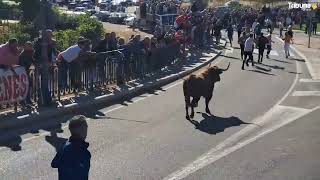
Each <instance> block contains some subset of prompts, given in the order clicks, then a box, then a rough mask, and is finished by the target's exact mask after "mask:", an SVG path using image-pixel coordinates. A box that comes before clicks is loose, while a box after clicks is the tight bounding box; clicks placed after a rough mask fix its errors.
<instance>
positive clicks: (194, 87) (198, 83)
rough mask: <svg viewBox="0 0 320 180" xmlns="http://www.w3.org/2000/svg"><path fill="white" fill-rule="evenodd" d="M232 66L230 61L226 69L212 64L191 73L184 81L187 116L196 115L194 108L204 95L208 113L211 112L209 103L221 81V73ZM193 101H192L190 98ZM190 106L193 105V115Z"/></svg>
mask: <svg viewBox="0 0 320 180" xmlns="http://www.w3.org/2000/svg"><path fill="white" fill-rule="evenodd" d="M229 67H230V63H229V64H228V67H227V68H226V69H221V68H218V67H217V66H211V63H210V65H209V67H208V68H207V69H206V70H204V71H203V72H201V73H200V74H198V75H194V74H192V75H190V76H189V77H188V78H186V79H185V80H184V82H183V93H184V97H185V103H186V105H185V108H186V118H187V119H188V120H190V118H193V117H194V108H195V107H197V105H198V101H199V100H200V97H201V96H202V97H204V98H205V101H206V113H208V114H211V112H210V109H209V107H208V104H209V102H210V100H211V98H212V94H213V89H214V84H215V83H216V82H218V81H220V74H222V73H223V72H224V71H227V70H228V69H229ZM191 97H192V101H191V103H190V99H191ZM189 107H191V115H190V116H189Z"/></svg>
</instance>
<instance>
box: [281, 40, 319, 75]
mask: <svg viewBox="0 0 320 180" xmlns="http://www.w3.org/2000/svg"><path fill="white" fill-rule="evenodd" d="M276 39H277V40H279V41H280V42H283V40H282V39H280V38H279V37H276ZM290 48H291V49H292V50H293V51H294V52H295V53H296V54H298V55H299V56H300V57H302V58H303V59H304V60H305V63H306V65H307V68H308V71H309V73H310V75H311V79H316V78H315V74H314V71H313V67H312V65H311V63H310V60H309V59H308V58H307V57H306V56H305V55H304V54H303V53H302V52H301V51H299V50H298V49H297V48H296V47H294V46H293V45H292V46H290Z"/></svg>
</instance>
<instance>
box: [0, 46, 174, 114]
mask: <svg viewBox="0 0 320 180" xmlns="http://www.w3.org/2000/svg"><path fill="white" fill-rule="evenodd" d="M179 53H180V44H170V45H168V46H166V47H161V48H156V49H155V50H154V51H153V52H152V53H151V54H145V53H129V54H125V53H123V49H117V50H113V51H107V52H100V53H96V55H95V56H94V57H91V58H90V57H86V58H82V60H77V61H73V62H71V63H64V62H53V63H51V64H50V67H49V68H48V70H49V72H48V77H47V78H48V80H47V81H43V78H46V77H41V68H40V67H39V65H38V64H33V65H31V66H30V68H29V69H27V70H26V71H27V73H28V77H29V91H28V95H27V98H26V99H25V100H24V101H21V102H14V103H12V104H10V103H7V104H2V105H1V107H0V111H3V110H6V109H8V108H14V109H15V110H17V107H23V108H24V107H25V106H27V105H28V106H29V105H30V104H33V105H41V104H43V102H42V99H43V95H44V94H43V89H41V88H43V87H46V86H43V85H41V83H43V82H48V86H47V87H48V91H49V95H50V97H51V98H52V100H53V102H59V101H62V100H63V99H64V98H65V97H68V96H69V95H72V94H74V93H80V92H87V93H89V92H93V91H96V90H102V89H106V88H107V87H108V86H110V85H115V84H118V85H120V84H123V83H125V82H128V81H130V80H133V79H137V78H144V77H146V76H151V75H152V74H153V73H154V72H156V71H157V70H160V69H161V68H163V67H165V66H167V65H170V64H172V63H174V62H175V61H176V60H177V58H178V57H179Z"/></svg>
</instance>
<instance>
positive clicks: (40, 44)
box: [34, 29, 58, 105]
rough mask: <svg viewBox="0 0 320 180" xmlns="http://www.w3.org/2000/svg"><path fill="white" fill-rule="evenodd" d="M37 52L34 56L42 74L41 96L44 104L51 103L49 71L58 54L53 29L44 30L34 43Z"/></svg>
mask: <svg viewBox="0 0 320 180" xmlns="http://www.w3.org/2000/svg"><path fill="white" fill-rule="evenodd" d="M34 44H35V45H34V48H35V53H34V58H35V62H36V63H37V65H38V66H39V67H40V75H41V93H40V94H41V96H42V98H40V99H42V103H43V105H51V104H52V97H51V92H50V90H49V73H50V72H51V68H52V66H51V63H52V60H53V55H55V54H57V53H58V51H57V50H56V46H55V40H53V34H52V30H50V29H48V30H46V31H44V32H43V34H42V36H41V37H39V38H38V39H37V40H36V41H35V43H34Z"/></svg>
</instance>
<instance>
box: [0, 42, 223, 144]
mask: <svg viewBox="0 0 320 180" xmlns="http://www.w3.org/2000/svg"><path fill="white" fill-rule="evenodd" d="M226 45H227V42H226V41H225V42H224V44H223V45H222V47H224V48H225V47H226ZM222 52H223V50H220V51H219V52H217V54H215V55H214V56H213V57H212V58H210V59H209V60H207V61H206V62H204V63H202V64H200V65H198V66H195V67H193V68H192V69H189V70H185V71H181V72H179V73H177V74H174V75H170V76H165V77H162V78H160V79H159V80H158V81H156V82H154V83H151V84H150V83H145V84H140V85H138V86H136V87H134V88H131V89H129V90H124V91H123V92H120V93H111V94H107V95H102V96H99V97H96V98H94V100H93V101H88V102H87V103H81V104H78V103H72V104H68V105H65V106H63V107H60V108H56V109H53V110H52V109H48V110H44V111H42V112H40V113H34V114H26V115H22V116H19V117H4V118H3V119H1V123H0V129H3V130H8V129H14V128H21V127H23V126H25V125H29V124H33V123H36V122H39V121H45V120H44V119H50V118H52V117H53V116H54V117H55V118H59V117H61V116H65V115H69V114H72V113H77V112H81V110H85V109H87V108H90V107H93V106H99V105H101V104H104V103H111V102H115V101H117V100H121V99H122V98H125V97H127V96H135V95H136V94H140V93H143V92H145V91H148V90H151V89H155V88H157V87H161V86H164V85H166V84H170V83H172V82H174V81H176V80H178V79H181V78H183V77H185V76H187V75H189V74H191V73H193V72H196V71H198V70H199V69H201V68H203V67H205V66H207V65H208V64H210V63H212V61H214V60H215V59H217V58H218V57H219V56H220V55H221V54H222ZM199 59H200V58H199ZM1 136H2V135H1ZM1 136H0V141H1V139H3V138H1ZM4 139H6V138H4Z"/></svg>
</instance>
